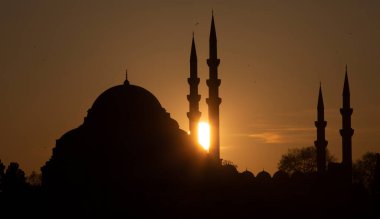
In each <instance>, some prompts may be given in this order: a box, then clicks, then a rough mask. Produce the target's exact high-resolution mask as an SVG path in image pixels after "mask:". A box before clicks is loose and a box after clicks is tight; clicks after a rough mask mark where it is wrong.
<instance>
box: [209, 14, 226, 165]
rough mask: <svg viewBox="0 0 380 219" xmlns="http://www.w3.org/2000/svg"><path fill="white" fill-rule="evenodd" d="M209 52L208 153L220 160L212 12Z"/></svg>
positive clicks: (216, 66)
mask: <svg viewBox="0 0 380 219" xmlns="http://www.w3.org/2000/svg"><path fill="white" fill-rule="evenodd" d="M209 40H210V41H209V43H210V54H209V58H208V59H207V65H208V66H209V79H208V80H207V81H206V82H207V86H208V95H209V97H208V98H207V99H206V102H207V105H208V119H209V124H210V149H209V153H210V155H211V156H212V157H214V158H215V159H216V160H217V161H220V150H219V147H220V145H219V105H220V103H221V102H222V99H221V98H220V97H219V86H220V82H221V81H220V79H218V66H219V63H220V59H218V55H217V43H216V31H215V23H214V14H212V19H211V30H210V39H209Z"/></svg>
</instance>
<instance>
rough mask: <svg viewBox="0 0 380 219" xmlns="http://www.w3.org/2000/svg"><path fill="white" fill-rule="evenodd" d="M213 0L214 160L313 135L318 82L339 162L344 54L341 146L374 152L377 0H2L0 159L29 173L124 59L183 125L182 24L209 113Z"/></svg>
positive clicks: (238, 158) (249, 160)
mask: <svg viewBox="0 0 380 219" xmlns="http://www.w3.org/2000/svg"><path fill="white" fill-rule="evenodd" d="M212 9H214V15H215V24H216V31H217V37H218V53H219V56H220V59H221V64H220V66H219V77H220V78H221V80H222V84H221V86H220V96H221V98H222V104H221V107H220V109H221V113H220V118H221V127H220V129H221V157H222V158H223V159H227V160H230V161H233V162H234V163H235V164H237V165H238V167H239V170H244V169H246V168H247V169H248V170H251V171H253V172H254V174H255V175H256V174H257V172H258V171H261V170H262V169H265V170H268V171H269V172H272V173H273V172H274V171H275V170H276V167H277V163H278V161H279V159H280V157H281V155H282V154H284V153H285V152H286V151H287V150H288V148H292V147H303V146H310V145H313V142H314V140H315V138H316V130H315V127H314V121H315V120H316V104H317V95H318V87H319V82H320V81H321V82H322V87H323V95H324V100H325V114H326V116H325V117H326V120H327V121H328V125H327V130H326V132H327V133H326V135H327V140H328V141H329V144H328V148H329V150H330V151H331V152H332V154H333V155H335V156H336V157H337V158H338V161H340V159H341V138H340V135H339V128H340V127H341V116H340V113H339V108H340V107H341V104H342V89H343V79H344V69H345V65H346V64H348V74H349V81H350V89H351V104H352V107H353V109H354V112H353V115H352V126H353V128H354V129H355V134H354V136H353V157H354V159H357V158H359V157H360V156H361V155H362V154H363V153H364V152H366V151H378V152H380V138H379V133H380V87H379V84H380V72H379V65H380V63H379V60H380V13H379V11H380V1H302V0H299V1H281V0H278V1H252V0H246V1H242V0H234V1H205V0H199V1H195V0H192V1H191V0H186V1H185V0H183V1H180V0H177V1H169V0H160V1H153V0H151V1H147V0H138V1H137V0H136V1H126V0H119V1H116V0H111V1H110V0H91V1H90V0H88V1H84V0H83V1H72V0H61V1H55V0H45V1H40V0H34V1H32V0H28V1H27V0H24V1H22V0H0V28H1V32H0V101H1V104H0V159H2V160H3V162H5V163H6V164H8V163H9V162H10V161H17V162H19V163H20V165H21V168H23V169H24V170H26V171H27V172H30V171H31V170H37V171H39V168H40V167H41V166H42V165H43V164H44V163H45V161H46V160H48V159H49V157H50V156H51V153H52V148H53V147H54V146H55V140H56V139H58V138H60V137H61V136H62V135H63V134H64V133H65V132H67V131H69V130H71V129H73V128H76V127H78V126H79V125H80V124H81V123H82V122H83V118H84V117H85V116H86V114H87V110H88V109H89V108H90V107H91V105H92V103H93V102H94V100H95V99H96V97H97V96H99V95H100V94H101V93H102V92H103V91H104V90H106V89H107V88H109V87H111V86H114V85H118V84H121V83H123V81H124V77H125V76H124V74H125V69H126V68H128V74H129V81H130V82H131V83H132V84H135V85H139V86H142V87H144V88H146V89H148V90H150V91H151V92H152V93H153V94H154V95H155V96H156V97H157V98H158V99H159V100H160V102H161V104H162V106H163V107H165V109H166V110H167V111H168V112H170V113H171V116H172V117H173V118H174V119H176V120H177V121H178V122H179V124H180V127H181V128H182V129H184V130H186V131H187V130H188V119H187V117H186V112H187V111H188V102H187V99H186V95H187V94H188V92H189V87H188V84H187V77H188V76H189V55H190V46H191V36H192V31H194V32H195V40H196V46H197V53H198V66H199V69H198V71H199V77H200V78H201V83H200V94H201V95H202V99H201V102H200V103H201V104H200V107H201V111H202V113H203V114H202V120H207V105H206V102H205V98H206V96H207V95H208V92H207V87H206V83H205V80H206V79H207V77H208V67H207V64H206V59H207V55H208V37H209V29H210V21H211V10H212Z"/></svg>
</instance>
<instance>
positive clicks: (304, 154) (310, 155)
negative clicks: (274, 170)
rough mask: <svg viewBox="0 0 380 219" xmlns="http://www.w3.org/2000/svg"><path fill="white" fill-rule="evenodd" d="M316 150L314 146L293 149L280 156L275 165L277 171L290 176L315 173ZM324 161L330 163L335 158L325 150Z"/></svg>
mask: <svg viewBox="0 0 380 219" xmlns="http://www.w3.org/2000/svg"><path fill="white" fill-rule="evenodd" d="M316 157H317V149H316V148H315V147H314V146H309V147H303V148H293V149H289V150H288V152H287V153H286V154H284V155H282V157H281V160H280V162H279V163H278V164H277V167H278V169H279V170H282V171H284V172H286V173H287V174H289V175H292V174H293V173H294V172H301V173H306V174H307V173H313V172H316V171H317V159H316ZM326 160H327V162H332V161H334V160H335V158H334V157H333V156H332V155H330V154H329V152H328V150H327V148H326Z"/></svg>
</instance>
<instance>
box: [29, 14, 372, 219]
mask: <svg viewBox="0 0 380 219" xmlns="http://www.w3.org/2000/svg"><path fill="white" fill-rule="evenodd" d="M209 40H210V42H209V43H210V44H209V58H208V59H207V64H208V66H209V79H208V80H207V86H208V88H209V96H208V98H207V99H206V102H207V104H208V118H209V124H210V128H211V133H210V134H211V137H210V139H211V140H210V150H209V153H207V152H206V151H205V150H203V149H202V148H201V147H200V146H199V145H197V144H198V143H197V131H196V129H197V124H198V122H199V118H200V116H201V112H200V111H199V101H200V100H201V96H200V95H199V93H198V85H199V83H200V78H199V77H198V74H197V54H196V48H195V41H194V36H193V39H192V45H191V53H190V77H189V78H188V83H189V86H190V93H189V95H187V100H188V101H189V112H188V113H187V116H188V118H189V130H190V133H189V134H188V133H186V132H185V131H183V130H181V129H180V128H179V125H178V123H177V122H176V121H175V120H174V119H172V118H171V117H170V114H169V113H168V112H166V110H165V109H164V108H163V107H162V106H161V104H160V102H159V101H158V99H157V98H156V97H155V96H154V95H153V94H152V93H151V92H149V91H148V90H146V89H144V88H142V87H139V86H136V85H132V84H131V83H130V82H129V81H128V77H127V74H126V79H125V82H124V83H123V84H121V85H117V86H114V87H112V88H110V89H108V90H106V91H104V92H103V93H102V94H101V95H100V96H99V97H98V98H97V99H96V100H95V102H94V104H93V105H92V107H91V108H90V109H89V110H88V114H87V116H86V117H85V118H84V121H83V124H81V125H80V126H79V127H77V128H75V129H73V130H71V131H69V132H67V133H65V134H64V135H63V136H62V137H61V138H60V139H58V140H57V141H56V146H55V148H54V149H53V153H52V156H51V158H50V159H49V160H48V161H47V162H46V164H45V165H44V166H43V167H42V168H41V171H42V186H41V192H40V193H38V195H36V197H37V198H35V199H34V201H33V203H29V204H30V206H32V207H29V208H30V209H37V212H39V216H41V217H49V218H51V217H53V218H66V217H85V218H87V217H107V218H110V217H111V218H112V217H118V218H119V217H132V218H148V217H149V218H151V217H155V218H195V217H197V218H251V217H252V218H305V217H309V218H330V217H337V218H342V217H344V218H352V217H354V218H359V217H360V218H363V217H367V216H368V215H366V212H368V211H367V210H368V203H372V202H368V197H367V196H366V195H365V192H363V191H362V190H361V187H360V186H356V185H354V184H352V143H351V137H352V135H353V129H352V128H351V114H352V108H351V106H350V91H349V83H348V75H347V67H346V75H345V81H344V89H343V107H342V108H341V110H340V112H341V115H342V124H343V127H342V129H341V130H340V134H341V136H342V153H343V161H342V163H329V164H327V162H326V147H327V143H328V142H327V141H326V139H325V127H326V125H327V122H326V121H325V120H324V103H323V96H322V88H321V87H320V90H319V96H318V105H317V121H316V122H315V126H316V128H317V139H316V141H315V142H314V143H315V147H316V149H317V157H316V159H317V173H313V174H310V175H305V174H302V173H298V172H296V173H294V174H293V175H292V176H289V175H287V174H286V173H285V172H283V171H278V172H276V173H275V174H274V175H273V177H272V176H271V175H270V174H269V173H267V172H265V171H261V172H260V173H258V174H257V176H255V175H254V174H253V173H251V172H250V171H247V170H246V171H244V172H241V173H239V172H238V171H237V170H236V167H235V166H233V165H231V164H228V163H227V164H222V162H221V161H222V159H221V157H220V141H219V106H220V104H221V98H220V97H219V92H218V89H219V86H220V85H221V80H220V79H219V78H218V66H219V64H220V59H219V58H218V55H217V37H216V29H215V22H214V16H213V15H212V20H211V30H210V39H209ZM376 200H377V199H376Z"/></svg>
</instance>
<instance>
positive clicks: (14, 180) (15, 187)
mask: <svg viewBox="0 0 380 219" xmlns="http://www.w3.org/2000/svg"><path fill="white" fill-rule="evenodd" d="M25 180H26V178H25V173H24V171H23V170H21V169H20V168H19V165H18V163H15V162H11V163H10V164H9V166H8V168H7V170H6V171H5V176H4V182H3V183H4V185H3V186H4V191H8V192H20V191H22V190H23V189H25V188H26V181H25Z"/></svg>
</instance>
